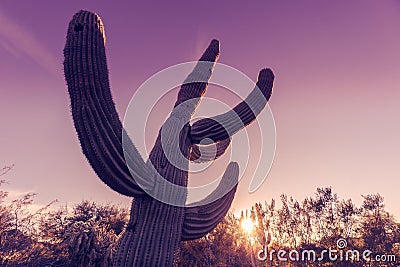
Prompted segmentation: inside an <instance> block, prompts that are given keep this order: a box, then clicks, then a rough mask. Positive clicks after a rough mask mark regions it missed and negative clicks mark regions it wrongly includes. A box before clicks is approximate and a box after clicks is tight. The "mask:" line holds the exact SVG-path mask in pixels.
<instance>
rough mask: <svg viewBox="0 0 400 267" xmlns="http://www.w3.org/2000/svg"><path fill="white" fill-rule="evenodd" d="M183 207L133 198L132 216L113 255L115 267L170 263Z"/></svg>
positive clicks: (181, 222) (178, 234) (171, 262)
mask: <svg viewBox="0 0 400 267" xmlns="http://www.w3.org/2000/svg"><path fill="white" fill-rule="evenodd" d="M184 215H185V210H184V208H183V207H176V206H171V205H168V204H164V203H160V202H159V201H157V200H155V199H153V198H150V197H146V198H138V199H134V200H133V202H132V209H131V218H130V221H129V224H128V227H127V228H126V231H125V232H124V234H123V236H122V238H121V239H120V240H119V243H118V247H117V252H116V254H115V256H114V265H115V266H173V262H174V256H175V254H174V253H175V252H176V250H177V248H178V245H179V242H180V241H181V233H182V224H183V220H184Z"/></svg>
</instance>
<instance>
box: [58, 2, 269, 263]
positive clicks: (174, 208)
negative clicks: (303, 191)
mask: <svg viewBox="0 0 400 267" xmlns="http://www.w3.org/2000/svg"><path fill="white" fill-rule="evenodd" d="M218 56H219V42H218V41H217V40H213V41H212V42H211V43H210V45H209V47H208V48H207V49H206V51H205V52H204V54H203V55H202V56H201V58H200V60H199V63H198V64H197V65H196V67H195V68H194V69H193V71H192V73H191V74H190V75H189V76H188V77H187V79H186V80H185V82H184V84H183V85H182V86H181V89H180V91H179V94H178V99H177V101H176V103H175V106H174V109H173V111H172V113H171V114H170V116H169V118H168V119H167V120H166V122H165V123H164V125H163V126H162V130H164V133H165V136H166V137H165V136H162V134H161V133H162V131H160V133H159V135H158V137H157V140H156V143H155V145H154V147H153V149H152V151H151V152H150V156H149V159H148V160H147V162H144V161H143V159H142V158H141V156H140V154H139V152H138V150H137V149H136V148H135V146H134V145H133V143H132V142H131V141H130V140H129V138H128V136H127V134H126V132H125V131H124V129H123V127H122V123H121V121H120V119H119V117H118V114H117V112H116V109H115V106H114V103H113V100H112V96H111V91H110V85H109V79H108V69H107V62H106V54H105V34H104V27H103V23H102V21H101V19H100V17H99V16H98V15H96V14H94V13H91V12H89V11H83V10H82V11H79V12H78V13H76V14H75V15H74V17H73V18H72V20H71V22H70V24H69V28H68V33H67V41H66V45H65V48H64V57H65V60H64V73H65V79H66V81H67V84H68V92H69V94H70V99H71V111H72V116H73V121H74V125H75V128H76V131H77V134H78V137H79V141H80V143H81V147H82V151H83V153H84V154H85V156H86V157H87V159H88V161H89V163H90V165H91V166H92V168H93V169H94V171H95V172H96V174H97V175H98V176H99V178H100V179H101V180H102V181H103V182H104V183H106V184H107V185H108V186H110V187H111V188H112V189H114V190H115V191H117V192H119V193H121V194H124V195H127V196H131V197H134V199H133V201H132V207H131V215H130V220H129V223H128V226H127V228H126V230H125V232H124V233H123V235H122V237H121V238H120V240H119V243H118V247H117V251H116V253H115V255H114V266H173V261H174V252H175V251H176V249H177V248H178V245H179V242H181V241H183V240H191V239H196V238H199V237H202V236H204V235H205V234H207V233H208V232H209V231H211V230H212V229H213V228H214V227H215V226H216V225H217V224H218V223H219V222H220V221H221V220H222V219H223V217H224V216H225V214H226V213H227V211H228V210H229V207H230V205H231V203H232V200H233V198H234V194H235V192H236V187H237V181H238V175H239V166H238V164H237V163H234V162H231V163H230V164H229V165H228V167H227V169H226V171H225V174H224V175H223V178H222V180H221V182H220V184H219V186H218V187H217V189H216V190H215V191H214V192H213V193H211V194H210V195H209V196H208V197H206V198H205V199H203V200H201V201H200V202H197V203H194V204H192V205H190V206H184V205H171V204H167V203H163V202H161V201H158V200H156V199H154V198H153V197H151V196H150V195H149V194H147V193H146V192H150V191H152V190H153V191H154V190H163V189H164V188H162V187H161V188H159V187H158V186H159V185H158V184H155V180H154V179H153V177H154V175H160V176H162V177H163V179H165V180H167V181H169V182H171V183H173V184H176V185H179V186H182V187H186V186H187V183H188V171H187V169H188V168H177V167H176V166H175V165H173V164H171V163H170V162H169V160H168V158H167V157H166V153H167V152H169V153H170V152H171V151H167V149H165V148H163V146H162V140H161V139H162V138H161V137H163V138H167V139H168V138H172V137H175V138H176V137H177V136H178V139H179V144H178V145H179V148H178V150H179V151H180V153H181V154H182V155H183V156H184V157H182V159H181V162H180V163H181V164H183V166H184V167H188V166H189V161H195V162H204V161H209V160H214V159H216V158H218V157H219V156H221V155H222V154H223V153H224V152H225V150H226V149H227V148H228V147H229V145H230V137H231V135H232V134H234V133H236V132H237V131H239V130H240V129H241V128H243V127H244V126H246V125H248V124H249V123H251V122H252V121H253V120H254V119H255V118H256V116H257V115H258V113H259V112H261V110H262V109H263V108H264V107H265V105H266V103H267V101H268V100H269V98H270V96H271V92H272V83H273V79H274V76H273V74H272V71H271V70H269V69H264V70H262V71H260V74H259V77H258V82H257V87H256V88H255V89H254V90H253V91H252V92H251V93H250V94H249V96H248V98H247V99H246V102H242V103H240V104H238V105H237V106H236V107H235V108H234V109H232V110H231V111H228V112H226V113H224V114H221V115H218V116H216V117H213V118H208V119H201V120H199V121H197V122H196V123H194V124H193V125H192V126H190V125H189V123H188V121H189V120H190V118H191V116H192V115H193V113H194V111H195V109H196V107H197V105H198V104H199V101H200V98H201V97H202V95H203V94H204V93H205V91H206V89H207V86H208V81H209V79H210V76H211V73H212V70H213V67H214V65H215V62H216V61H217V59H218ZM199 81H200V82H199ZM182 103H184V105H183V108H182V105H181V104H182ZM249 105H251V108H250V106H249ZM178 107H179V108H178ZM234 113H235V114H234ZM235 116H236V117H239V118H240V120H241V121H240V122H238V121H237V120H235V119H232V118H233V117H235ZM182 120H184V121H185V122H186V124H184V127H183V129H182V130H181V131H179V132H177V131H176V130H174V129H175V128H176V127H175V126H176V125H177V124H179V123H181V122H182ZM220 122H223V125H224V126H222V125H221V124H220ZM227 128H229V129H227ZM205 138H209V139H211V140H212V141H213V142H214V144H215V145H216V149H214V150H213V151H211V152H210V150H209V149H208V146H207V145H203V144H201V141H202V140H203V139H205ZM123 139H125V140H128V148H127V149H128V152H127V154H124V148H123V145H122V143H123V141H122V140H123ZM124 145H125V143H124ZM171 149H175V150H173V152H174V153H175V151H176V148H171ZM126 157H128V158H126ZM128 160H129V161H130V162H131V163H132V164H130V165H129V166H130V167H129V168H128V166H127V161H128ZM132 166H133V167H134V168H132ZM150 166H151V167H150ZM154 170H155V171H156V173H155V172H154ZM138 181H140V186H139V185H138ZM227 189H228V190H227ZM229 189H230V190H229ZM227 191H228V193H226V194H225V195H224V196H222V197H219V196H221V195H223V194H224V193H222V192H227ZM163 193H165V194H171V192H163ZM175 197H177V198H179V199H180V201H181V202H182V203H184V202H185V201H186V194H185V193H183V194H182V195H179V196H175ZM215 199H216V200H215Z"/></svg>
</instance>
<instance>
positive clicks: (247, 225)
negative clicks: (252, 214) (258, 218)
mask: <svg viewBox="0 0 400 267" xmlns="http://www.w3.org/2000/svg"><path fill="white" fill-rule="evenodd" d="M254 225H255V224H254V223H253V222H252V221H251V220H250V219H245V220H243V221H242V228H243V230H244V231H245V232H247V233H251V232H252V231H253V228H254Z"/></svg>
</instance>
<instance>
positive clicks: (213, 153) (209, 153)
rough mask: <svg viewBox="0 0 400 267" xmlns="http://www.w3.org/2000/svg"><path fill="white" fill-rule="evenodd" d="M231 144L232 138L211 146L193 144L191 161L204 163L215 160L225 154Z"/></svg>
mask: <svg viewBox="0 0 400 267" xmlns="http://www.w3.org/2000/svg"><path fill="white" fill-rule="evenodd" d="M230 144H231V139H230V138H227V139H225V140H222V141H220V142H217V143H215V144H211V145H198V144H193V145H192V150H191V152H190V158H189V160H191V161H193V162H195V163H203V162H207V161H211V160H215V159H217V158H219V157H220V156H222V155H223V154H224V153H225V151H226V149H227V148H228V147H229V145H230Z"/></svg>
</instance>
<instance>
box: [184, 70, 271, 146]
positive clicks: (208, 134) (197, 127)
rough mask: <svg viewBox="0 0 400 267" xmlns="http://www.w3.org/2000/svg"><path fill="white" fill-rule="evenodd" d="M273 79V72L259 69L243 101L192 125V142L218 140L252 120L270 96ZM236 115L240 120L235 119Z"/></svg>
mask: <svg viewBox="0 0 400 267" xmlns="http://www.w3.org/2000/svg"><path fill="white" fill-rule="evenodd" d="M273 81H274V74H273V73H272V71H271V70H270V69H263V70H261V71H260V73H259V75H258V81H257V84H256V87H255V88H254V89H253V90H252V92H251V93H250V94H249V95H248V96H247V98H246V100H245V101H243V102H241V103H239V104H238V105H237V106H236V107H234V108H233V109H232V110H230V111H228V112H226V113H223V114H220V115H217V116H215V117H211V118H205V119H201V120H199V121H197V122H195V123H194V124H193V125H192V127H191V132H190V138H191V140H192V142H193V143H195V144H198V143H200V142H201V140H203V139H205V138H210V139H212V140H213V141H214V142H219V141H221V140H224V139H227V138H229V137H230V136H232V135H233V134H235V133H236V132H237V131H239V130H240V129H242V128H243V127H244V126H246V125H248V124H250V123H251V122H252V121H254V119H255V118H256V116H257V115H258V114H259V113H260V112H261V111H262V109H263V108H264V107H265V106H266V104H267V102H268V100H269V98H270V97H271V93H272V86H273ZM249 105H250V106H251V108H250V107H249ZM235 113H236V114H235ZM238 117H239V118H240V120H238V119H237V118H238ZM221 124H222V125H223V126H222V125H221Z"/></svg>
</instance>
